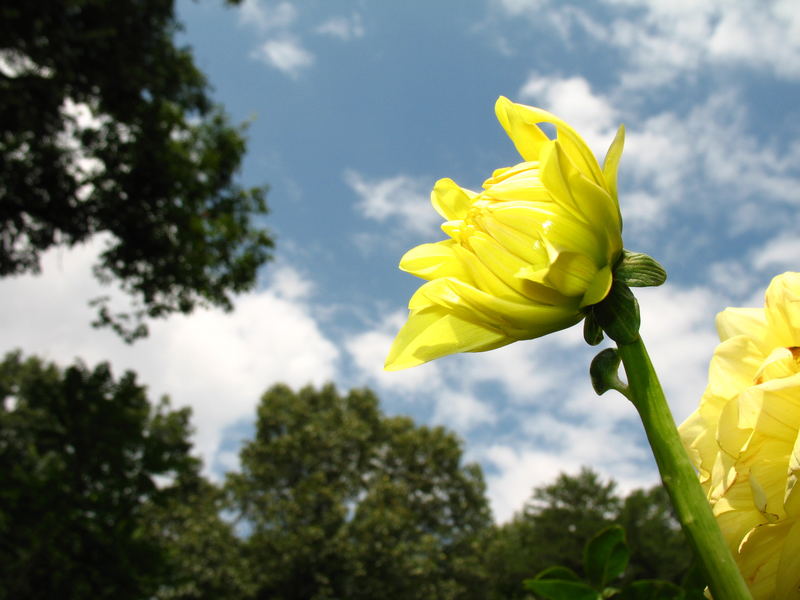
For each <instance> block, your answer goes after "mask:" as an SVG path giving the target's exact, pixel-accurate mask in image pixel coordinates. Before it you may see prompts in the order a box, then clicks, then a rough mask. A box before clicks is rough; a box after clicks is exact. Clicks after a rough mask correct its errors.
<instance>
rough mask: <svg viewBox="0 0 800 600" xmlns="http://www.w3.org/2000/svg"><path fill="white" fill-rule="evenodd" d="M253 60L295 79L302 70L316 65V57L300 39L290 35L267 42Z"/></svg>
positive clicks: (254, 53) (258, 50) (255, 53)
mask: <svg viewBox="0 0 800 600" xmlns="http://www.w3.org/2000/svg"><path fill="white" fill-rule="evenodd" d="M253 58H256V59H258V60H260V61H262V62H264V63H266V64H268V65H270V66H272V67H275V68H276V69H278V70H279V71H283V72H284V73H286V74H287V75H289V76H290V77H292V78H295V79H296V78H297V77H298V76H299V75H300V72H301V71H302V70H304V69H307V68H308V67H310V66H311V65H313V64H314V55H313V54H311V52H309V51H308V50H306V49H305V48H304V47H303V45H302V44H301V42H300V41H299V40H298V39H296V38H294V37H292V36H289V35H283V36H281V37H279V38H274V39H270V40H267V41H266V42H264V43H263V44H262V45H261V46H260V47H259V48H258V49H257V50H256V51H254V52H253Z"/></svg>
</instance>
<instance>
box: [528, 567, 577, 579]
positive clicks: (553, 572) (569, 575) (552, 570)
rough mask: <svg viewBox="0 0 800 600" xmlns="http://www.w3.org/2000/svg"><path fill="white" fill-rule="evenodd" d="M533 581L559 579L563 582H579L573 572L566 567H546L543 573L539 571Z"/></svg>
mask: <svg viewBox="0 0 800 600" xmlns="http://www.w3.org/2000/svg"><path fill="white" fill-rule="evenodd" d="M534 579H535V580H541V579H561V580H563V581H580V580H581V578H580V577H578V574H577V573H576V572H575V571H573V570H572V569H570V568H567V567H547V568H546V569H545V570H544V571H540V572H539V573H538V574H537V575H536V577H534Z"/></svg>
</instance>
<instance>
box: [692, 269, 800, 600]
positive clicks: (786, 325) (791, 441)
mask: <svg viewBox="0 0 800 600" xmlns="http://www.w3.org/2000/svg"><path fill="white" fill-rule="evenodd" d="M717 329H718V330H719V335H720V339H721V340H722V343H721V344H720V345H719V346H718V347H717V349H716V351H715V352H714V357H713V358H712V360H711V366H710V368H709V380H708V387H707V388H706V391H705V393H704V394H703V398H702V400H701V401H700V406H699V408H698V409H697V410H696V411H695V412H694V413H693V414H692V415H691V416H690V417H689V418H688V419H687V420H686V422H685V423H683V425H681V426H680V432H681V437H682V438H683V441H684V444H685V445H686V448H687V450H688V451H689V455H690V457H691V458H692V461H693V462H694V464H695V466H696V467H697V469H698V470H699V472H700V481H701V483H702V485H703V487H704V489H705V491H706V493H707V496H708V500H709V502H710V503H711V506H712V508H713V512H714V515H715V516H716V518H717V522H718V523H719V526H720V529H722V533H723V535H724V536H725V539H726V541H727V542H728V545H729V546H730V549H731V552H732V553H733V554H734V556H735V558H736V561H737V563H738V565H739V569H740V570H741V572H742V575H743V577H744V579H745V581H746V582H747V584H748V585H749V586H750V590H751V592H752V594H753V598H754V599H755V600H767V599H772V598H775V599H781V600H783V599H788V598H800V518H798V517H800V485H797V484H798V479H800V436H798V433H799V432H800V274H799V273H784V274H783V275H779V276H778V277H775V278H774V279H773V280H772V283H771V284H770V286H769V288H768V289H767V294H766V302H765V307H764V308H763V309H760V308H728V309H726V310H725V311H723V312H722V313H720V314H719V315H718V317H717Z"/></svg>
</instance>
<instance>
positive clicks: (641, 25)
mask: <svg viewBox="0 0 800 600" xmlns="http://www.w3.org/2000/svg"><path fill="white" fill-rule="evenodd" d="M490 7H492V8H493V9H494V12H495V14H499V15H501V16H504V17H509V18H519V17H524V16H527V17H528V18H529V19H530V20H531V22H532V23H533V24H534V26H537V27H540V28H542V29H548V30H551V31H555V32H557V33H559V34H560V36H561V37H562V38H563V39H564V40H565V41H567V42H569V41H570V40H571V39H572V38H574V37H575V36H576V35H577V34H580V35H582V36H588V38H590V39H594V40H595V41H597V42H599V43H601V44H602V45H603V46H604V48H605V49H608V48H616V49H618V50H619V51H620V57H621V59H622V60H623V61H625V63H626V64H625V68H622V69H620V70H619V77H620V83H621V84H622V85H623V87H625V88H628V89H638V90H644V89H646V88H657V87H660V86H664V85H669V84H673V83H675V82H676V81H677V80H678V79H679V78H681V77H683V76H685V75H691V74H694V73H696V72H698V71H700V70H702V69H704V68H716V67H719V66H728V67H733V68H747V69H756V70H766V71H769V72H771V73H772V74H774V75H775V76H777V77H780V78H784V79H787V80H792V81H797V80H800V6H798V4H797V2H795V1H793V0H773V1H770V2H760V1H758V0H745V1H741V2H729V1H727V0H710V1H706V2H702V3H698V2H691V1H689V2H684V1H675V2H653V1H650V0H604V2H602V3H598V4H595V5H587V4H585V3H578V2H562V1H555V0H491V1H490ZM598 11H603V14H602V15H600V14H598Z"/></svg>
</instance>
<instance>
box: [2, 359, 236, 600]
mask: <svg viewBox="0 0 800 600" xmlns="http://www.w3.org/2000/svg"><path fill="white" fill-rule="evenodd" d="M0 401H2V406H0V598H2V599H3V600H5V599H8V600H12V599H13V600H39V599H41V600H49V599H52V598H59V599H62V598H63V599H65V600H73V599H74V600H78V599H87V598H92V599H100V600H102V599H114V600H125V599H128V598H130V599H142V598H151V597H153V596H154V594H155V593H156V592H157V591H162V592H166V591H168V590H170V589H172V590H174V589H177V585H178V584H179V583H180V581H179V579H181V577H182V576H183V575H182V573H183V574H185V572H182V571H181V563H180V561H178V560H176V559H175V557H174V548H175V547H176V546H178V545H180V544H181V543H183V542H181V539H184V538H185V537H186V536H187V531H188V528H187V527H186V523H187V521H191V522H194V523H197V522H201V521H200V519H202V518H208V515H209V514H210V511H213V508H209V509H206V510H205V512H204V513H203V512H200V513H199V514H195V515H184V514H181V513H180V512H176V510H177V509H179V508H180V506H181V504H185V505H186V506H187V509H188V507H190V506H198V505H199V504H201V503H199V502H198V501H197V500H196V498H197V497H198V496H202V495H203V494H205V495H206V498H208V497H209V496H208V494H209V490H208V489H207V484H206V486H205V487H204V485H203V482H202V481H201V480H200V477H199V476H198V474H197V472H198V468H199V461H198V460H197V459H195V458H193V457H192V456H191V455H190V453H189V451H190V448H191V445H190V442H189V439H188V438H189V433H190V429H189V416H190V414H189V410H188V409H183V410H177V411H173V410H171V409H170V408H169V404H168V402H167V401H166V400H163V401H162V402H161V403H160V404H159V405H158V406H157V407H155V408H153V407H151V405H150V404H149V402H148V400H147V398H146V396H145V390H144V388H143V387H141V386H140V385H138V384H137V383H136V380H135V376H134V375H133V374H132V373H126V374H125V375H124V376H123V377H122V378H120V379H119V380H115V379H114V378H113V377H112V374H111V372H110V370H109V368H108V365H106V364H101V365H99V366H98V367H96V368H95V369H91V370H90V369H88V368H86V367H85V366H83V365H82V364H76V365H75V366H72V367H70V368H68V369H66V370H65V371H61V370H60V369H58V368H57V367H56V366H54V365H51V364H45V363H43V362H42V361H40V360H38V359H35V358H31V359H28V360H23V359H22V358H21V357H20V355H19V354H18V353H16V354H9V355H7V356H6V358H5V360H4V361H3V362H2V363H0ZM157 478H160V484H159V479H157ZM185 510H186V509H185ZM165 511H166V512H169V513H170V514H169V515H168V517H167V516H164V513H165ZM204 515H205V516H204ZM223 525H224V524H223ZM208 529H209V528H208V527H206V530H208ZM210 529H211V530H212V531H213V530H215V529H216V530H219V529H220V525H219V524H215V525H214V526H213V527H210ZM226 535H227V536H228V537H226V539H227V540H230V539H231V538H232V536H230V535H228V534H226ZM202 537H205V538H209V537H210V536H208V535H207V534H203V536H202ZM212 539H213V538H212ZM210 543H211V541H209V542H208V544H210ZM198 549H199V546H198ZM231 551H232V552H235V548H233V549H232V550H231ZM219 553H220V552H219V551H217V554H218V555H219ZM193 560H195V561H196V562H197V563H198V564H203V563H204V561H207V560H208V558H206V557H204V556H202V555H201V554H200V553H199V551H198V555H197V556H196V557H194V559H193ZM184 578H185V577H184ZM207 579H208V580H211V581H213V580H214V577H213V576H209V577H207ZM201 581H202V580H201ZM160 595H161V596H162V597H177V598H187V599H188V598H200V597H202V596H197V595H194V596H193V595H190V594H183V595H180V594H173V595H171V596H169V595H166V596H165V595H164V594H160ZM207 597H208V598H211V597H212V596H207ZM213 597H224V596H213Z"/></svg>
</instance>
